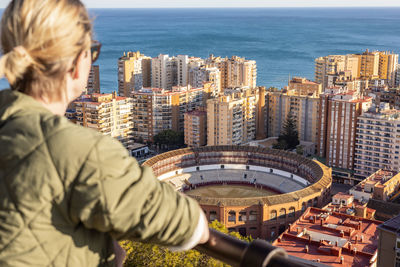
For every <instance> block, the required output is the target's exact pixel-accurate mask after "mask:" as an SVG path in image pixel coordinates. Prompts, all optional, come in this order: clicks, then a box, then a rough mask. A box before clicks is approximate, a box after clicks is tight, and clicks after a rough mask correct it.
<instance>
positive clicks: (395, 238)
mask: <svg viewBox="0 0 400 267" xmlns="http://www.w3.org/2000/svg"><path fill="white" fill-rule="evenodd" d="M378 232H379V243H378V266H395V267H398V266H400V215H398V216H396V217H394V218H392V219H390V220H388V221H386V222H384V223H383V224H381V225H379V226H378Z"/></svg>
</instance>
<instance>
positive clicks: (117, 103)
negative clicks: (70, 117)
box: [74, 92, 133, 149]
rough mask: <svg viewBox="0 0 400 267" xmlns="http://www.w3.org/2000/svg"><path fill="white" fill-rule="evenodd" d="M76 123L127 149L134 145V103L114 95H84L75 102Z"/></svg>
mask: <svg viewBox="0 0 400 267" xmlns="http://www.w3.org/2000/svg"><path fill="white" fill-rule="evenodd" d="M74 106H75V117H76V123H77V124H79V125H82V126H84V127H88V128H93V129H95V130H97V131H99V132H101V133H102V134H104V135H109V136H112V137H114V138H116V139H118V140H119V141H120V142H121V143H122V144H123V145H124V146H125V147H126V148H127V149H129V148H130V147H131V146H132V145H133V136H132V127H133V124H132V102H131V99H130V98H126V97H119V96H117V95H116V93H115V92H114V93H112V94H91V95H83V96H81V98H80V99H78V100H76V101H74Z"/></svg>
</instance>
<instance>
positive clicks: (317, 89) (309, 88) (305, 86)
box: [289, 77, 322, 97]
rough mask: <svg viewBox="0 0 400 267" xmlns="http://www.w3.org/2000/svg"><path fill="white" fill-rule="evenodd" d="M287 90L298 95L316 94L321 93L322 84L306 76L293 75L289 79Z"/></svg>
mask: <svg viewBox="0 0 400 267" xmlns="http://www.w3.org/2000/svg"><path fill="white" fill-rule="evenodd" d="M289 91H293V92H294V94H296V95H298V96H300V95H302V96H310V95H311V96H316V97H319V95H320V94H321V93H322V84H320V83H316V82H313V81H310V80H307V79H306V78H301V77H294V78H293V79H292V80H290V81H289Z"/></svg>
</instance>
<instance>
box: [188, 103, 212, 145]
mask: <svg viewBox="0 0 400 267" xmlns="http://www.w3.org/2000/svg"><path fill="white" fill-rule="evenodd" d="M184 117H185V126H184V136H185V144H186V145H188V146H189V147H199V146H205V145H207V112H206V111H204V110H193V111H190V112H186V113H185V115H184Z"/></svg>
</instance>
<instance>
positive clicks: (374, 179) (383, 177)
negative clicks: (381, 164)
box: [351, 170, 397, 193]
mask: <svg viewBox="0 0 400 267" xmlns="http://www.w3.org/2000/svg"><path fill="white" fill-rule="evenodd" d="M396 174H397V173H396V172H395V171H388V170H378V171H377V172H375V173H373V174H371V175H370V176H369V177H367V178H365V179H364V180H362V181H361V182H359V183H358V184H357V185H355V186H354V187H353V188H352V189H351V190H355V191H360V192H364V191H367V192H370V193H372V191H371V188H372V187H374V186H377V185H385V183H386V182H388V181H389V180H390V179H392V178H393V177H394V176H396Z"/></svg>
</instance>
